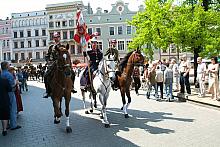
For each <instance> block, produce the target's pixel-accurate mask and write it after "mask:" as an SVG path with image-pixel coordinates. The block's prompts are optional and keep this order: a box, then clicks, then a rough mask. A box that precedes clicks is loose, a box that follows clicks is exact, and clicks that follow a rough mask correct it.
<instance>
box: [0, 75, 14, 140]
mask: <svg viewBox="0 0 220 147" xmlns="http://www.w3.org/2000/svg"><path fill="white" fill-rule="evenodd" d="M0 73H1V72H0ZM11 90H12V88H11V86H10V84H9V81H8V80H7V79H3V78H2V77H1V76H0V120H1V122H2V128H3V131H2V135H3V136H6V135H7V126H8V120H9V119H10V98H9V95H8V92H11Z"/></svg>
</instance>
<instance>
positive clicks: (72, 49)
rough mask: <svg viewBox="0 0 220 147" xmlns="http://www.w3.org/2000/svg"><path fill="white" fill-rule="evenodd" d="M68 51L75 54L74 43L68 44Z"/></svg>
mask: <svg viewBox="0 0 220 147" xmlns="http://www.w3.org/2000/svg"><path fill="white" fill-rule="evenodd" d="M70 53H71V54H75V45H71V46H70Z"/></svg>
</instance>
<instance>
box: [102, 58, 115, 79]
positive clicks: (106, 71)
mask: <svg viewBox="0 0 220 147" xmlns="http://www.w3.org/2000/svg"><path fill="white" fill-rule="evenodd" d="M107 61H114V62H115V60H114V59H108V60H104V64H105V65H106V68H105V74H106V75H108V76H109V73H111V72H116V70H111V71H109V70H108V68H107V66H108V65H107V64H106V62H107Z"/></svg>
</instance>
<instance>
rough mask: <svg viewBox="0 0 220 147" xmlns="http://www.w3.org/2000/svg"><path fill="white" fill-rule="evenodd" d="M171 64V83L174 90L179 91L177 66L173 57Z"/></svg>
mask: <svg viewBox="0 0 220 147" xmlns="http://www.w3.org/2000/svg"><path fill="white" fill-rule="evenodd" d="M171 64H172V65H173V69H172V70H173V83H175V90H174V92H178V91H179V66H178V64H177V62H176V60H175V59H173V60H172V62H171Z"/></svg>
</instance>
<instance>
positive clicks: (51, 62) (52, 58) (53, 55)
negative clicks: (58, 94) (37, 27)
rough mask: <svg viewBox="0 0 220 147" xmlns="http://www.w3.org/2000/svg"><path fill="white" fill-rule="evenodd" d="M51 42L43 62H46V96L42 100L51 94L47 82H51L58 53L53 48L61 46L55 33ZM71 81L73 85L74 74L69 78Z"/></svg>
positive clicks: (58, 35) (58, 36)
mask: <svg viewBox="0 0 220 147" xmlns="http://www.w3.org/2000/svg"><path fill="white" fill-rule="evenodd" d="M53 40H54V44H52V45H50V47H49V49H48V53H47V54H46V56H45V60H46V62H47V63H46V64H47V71H46V73H45V75H44V83H45V87H46V95H45V96H44V97H43V98H48V97H49V96H50V94H51V88H50V85H49V83H48V82H49V81H51V77H52V73H53V70H54V68H55V65H56V60H57V58H58V52H57V51H56V49H55V48H59V47H60V46H61V43H60V34H59V33H57V32H54V34H53ZM71 79H72V81H73V85H74V80H75V74H74V75H72V76H71ZM72 92H73V93H76V92H77V91H75V90H74V88H73V89H72Z"/></svg>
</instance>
